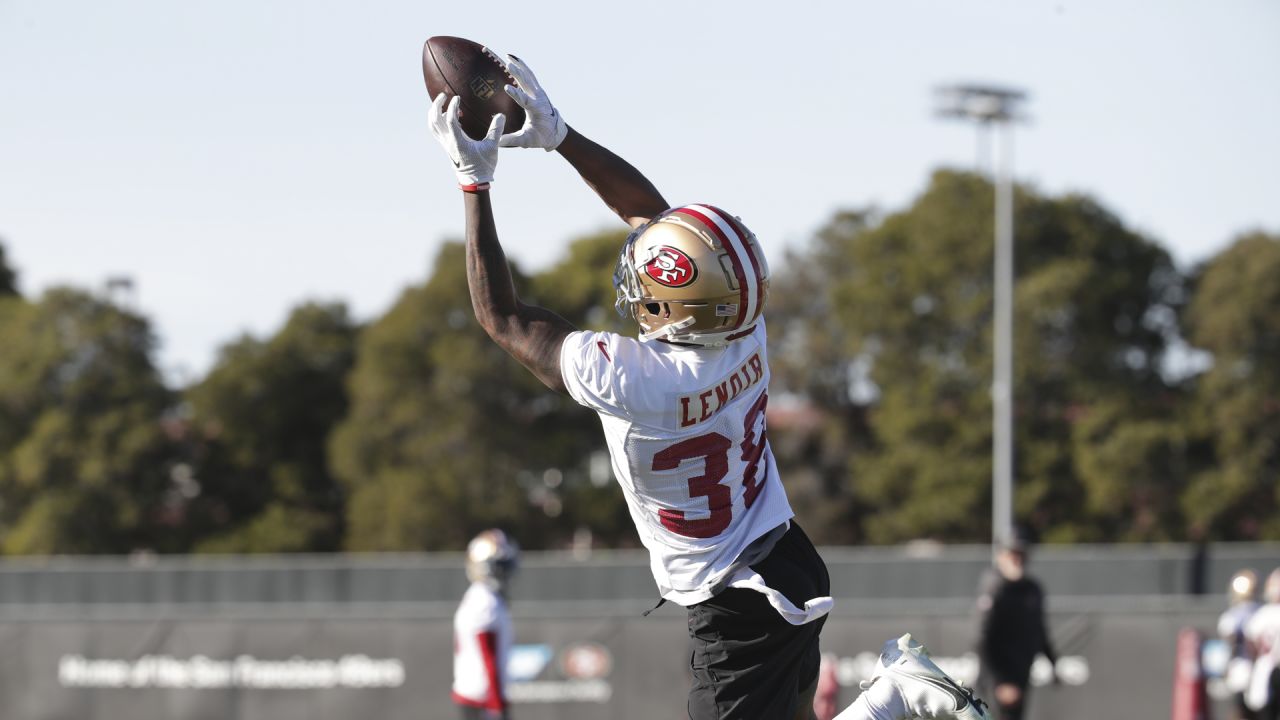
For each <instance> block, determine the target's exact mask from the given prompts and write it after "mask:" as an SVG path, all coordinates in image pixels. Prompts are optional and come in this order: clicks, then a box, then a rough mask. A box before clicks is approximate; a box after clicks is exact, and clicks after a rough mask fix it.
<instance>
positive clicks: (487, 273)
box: [464, 190, 576, 393]
mask: <svg viewBox="0 0 1280 720" xmlns="http://www.w3.org/2000/svg"><path fill="white" fill-rule="evenodd" d="M464 197H465V202H466V216H467V287H469V288H470V289H471V308H472V310H473V311H474V312H475V314H476V320H478V321H479V322H480V327H482V328H484V331H485V332H486V333H488V334H489V337H491V338H493V341H494V342H496V343H498V345H500V346H501V347H502V349H503V350H506V351H507V352H508V353H510V354H511V356H512V357H514V358H515V359H516V360H518V361H520V364H521V365H524V366H525V367H526V368H528V369H529V371H530V372H532V373H533V374H534V375H535V376H537V378H538V379H539V380H541V381H542V383H543V384H544V385H546V386H547V387H549V388H551V389H552V390H555V391H556V392H561V393H565V392H568V391H567V390H566V389H565V386H564V377H563V376H562V375H561V374H560V347H561V345H563V344H564V339H565V336H567V335H568V334H569V333H571V332H573V331H574V330H575V329H576V328H575V327H574V326H573V324H572V323H570V322H569V321H568V320H565V319H564V318H562V317H560V316H559V315H557V314H555V313H553V312H551V311H550V310H547V309H546V308H542V307H538V306H537V305H527V304H525V303H523V302H521V301H520V298H519V297H518V296H517V295H516V289H515V284H514V283H512V281H511V270H510V268H509V267H508V266H507V256H506V254H505V253H504V252H503V251H502V245H501V243H499V242H498V231H497V228H496V227H495V224H494V221H493V208H492V205H491V204H490V199H489V191H488V190H482V191H480V192H475V193H465V194H464Z"/></svg>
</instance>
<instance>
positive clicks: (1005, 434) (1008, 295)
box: [937, 85, 1027, 545]
mask: <svg viewBox="0 0 1280 720" xmlns="http://www.w3.org/2000/svg"><path fill="white" fill-rule="evenodd" d="M1026 97H1027V96H1026V93H1024V92H1022V91H1021V90H1015V89H1012V88H1005V87H993V86H990V85H947V86H943V87H940V88H938V89H937V98H938V115H939V116H941V117H945V118H960V119H963V120H969V121H976V122H977V123H978V126H979V133H980V136H979V142H981V134H982V133H983V132H984V131H985V130H988V129H995V130H997V131H998V137H997V138H996V142H995V143H993V144H994V145H995V146H996V148H997V151H996V152H997V153H998V154H999V156H1000V157H999V159H998V160H997V161H996V162H995V163H993V165H994V167H993V171H994V175H995V187H996V211H995V226H996V237H995V267H994V271H995V302H994V305H995V308H994V313H993V314H994V322H995V343H994V345H995V347H994V356H995V367H994V370H993V372H992V380H991V401H992V409H993V413H992V419H991V430H992V448H991V459H992V477H991V542H992V544H993V545H998V544H999V543H1001V542H1003V541H1005V540H1007V539H1009V538H1010V537H1011V535H1012V532H1013V178H1012V175H1013V124H1014V123H1015V122H1017V121H1018V120H1020V119H1021V115H1019V113H1018V108H1017V106H1018V105H1019V104H1020V103H1021V102H1023V101H1024V100H1026Z"/></svg>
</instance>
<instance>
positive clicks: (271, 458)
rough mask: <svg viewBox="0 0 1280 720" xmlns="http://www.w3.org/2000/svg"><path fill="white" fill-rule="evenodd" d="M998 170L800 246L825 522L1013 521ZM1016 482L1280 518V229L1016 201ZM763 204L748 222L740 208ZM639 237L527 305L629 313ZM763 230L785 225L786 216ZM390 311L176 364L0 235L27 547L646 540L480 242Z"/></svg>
mask: <svg viewBox="0 0 1280 720" xmlns="http://www.w3.org/2000/svg"><path fill="white" fill-rule="evenodd" d="M992 206H993V191H992V187H991V185H990V183H989V182H988V181H987V180H986V179H985V178H983V177H980V176H977V175H973V174H969V173H962V172H956V171H949V170H941V171H938V172H936V173H935V174H934V175H933V176H932V178H931V179H930V181H929V183H928V185H927V187H925V188H924V190H923V191H922V193H921V194H920V195H919V196H918V197H917V198H916V199H915V200H914V201H913V202H912V203H911V204H910V205H909V206H908V207H906V208H903V209H900V210H897V211H893V212H880V211H877V210H874V209H856V210H845V211H841V212H838V213H836V214H834V215H833V216H832V217H831V218H829V219H828V221H827V222H826V224H825V225H824V226H823V227H822V228H821V229H820V230H819V231H818V232H816V233H815V235H814V237H813V238H811V239H810V241H809V242H808V243H807V244H805V245H804V246H801V247H797V248H793V249H791V250H789V251H787V252H780V251H778V250H775V251H774V255H773V257H772V258H771V261H772V269H773V276H774V281H773V285H772V289H771V294H770V299H769V305H768V311H767V317H768V321H769V328H770V342H771V344H772V347H771V349H770V352H771V357H772V361H773V366H774V380H773V387H772V388H771V390H770V395H771V401H770V411H769V413H770V414H769V432H770V438H771V441H772V444H773V448H774V452H775V454H776V455H777V457H778V464H779V467H780V469H781V472H782V473H783V478H784V482H786V483H787V484H788V486H789V493H790V495H791V498H792V501H793V505H794V506H795V507H796V510H797V513H798V515H799V516H800V518H801V519H802V521H803V522H804V523H805V525H806V528H807V529H808V530H809V532H810V534H812V535H814V536H815V539H816V540H817V541H819V542H822V543H895V542H902V541H906V540H911V539H917V538H931V539H936V540H940V541H947V542H984V541H986V540H987V539H988V534H989V528H990V524H991V523H990V504H991V481H990V478H991V451H990V447H991V421H990V417H991V398H990V378H991V367H992V355H991V338H992V322H991V321H992V303H991V299H992V271H991V267H992V243H991V241H990V238H991V237H992V234H993V232H992V231H993V228H992V222H993V220H992ZM1015 212H1016V215H1017V232H1016V238H1015V255H1016V258H1017V259H1016V263H1017V279H1016V287H1015V319H1014V323H1015V350H1014V351H1015V389H1014V393H1015V395H1014V399H1015V414H1014V425H1015V435H1016V440H1015V448H1016V454H1015V492H1014V508H1015V514H1016V516H1017V519H1018V520H1019V522H1021V523H1024V524H1026V525H1029V526H1031V527H1032V528H1034V529H1035V530H1036V531H1037V532H1038V533H1039V534H1040V535H1041V536H1042V537H1043V538H1044V539H1045V540H1047V541H1052V542H1130V541H1133V542H1142V541H1165V540H1173V541H1177V540H1187V539H1212V540H1258V539H1270V540H1276V539H1280V235H1276V234H1268V233H1265V232H1261V231H1252V232H1246V233H1243V234H1241V235H1239V236H1238V237H1237V238H1235V239H1234V240H1233V241H1232V242H1231V243H1229V245H1228V246H1227V247H1226V248H1225V249H1224V250H1222V251H1221V252H1219V253H1218V254H1217V255H1216V256H1214V257H1212V258H1210V259H1209V260H1207V261H1205V262H1203V263H1201V264H1199V265H1198V266H1196V267H1194V268H1190V269H1185V270H1184V269H1180V268H1178V267H1177V266H1176V265H1175V263H1174V262H1173V260H1172V259H1171V257H1170V256H1169V254H1168V253H1167V252H1166V251H1165V250H1164V249H1162V248H1161V246H1160V245H1158V244H1157V243H1156V242H1155V241H1154V240H1152V239H1151V238H1148V237H1145V236H1143V235H1142V234H1141V233H1139V232H1136V231H1135V230H1133V229H1132V228H1128V227H1126V226H1125V225H1124V223H1123V222H1122V221H1121V220H1120V219H1119V218H1118V217H1116V215H1115V214H1114V213H1112V212H1110V211H1109V210H1108V209H1107V208H1106V207H1105V206H1104V205H1103V204H1102V203H1100V202H1099V201H1098V200H1096V199H1094V198H1091V197H1088V196H1085V195H1079V194H1067V195H1062V196H1056V197H1055V196H1049V195H1047V194H1044V193H1042V192H1039V191H1038V190H1036V189H1035V188H1032V187H1027V186H1020V187H1018V188H1017V191H1016V193H1015ZM744 220H745V221H746V222H747V223H748V225H749V224H750V217H749V216H747V217H744ZM624 237H625V232H624V231H618V232H602V233H598V234H594V235H589V236H586V237H580V238H577V239H575V240H573V241H572V242H570V243H569V244H568V245H567V247H566V251H565V254H564V256H563V258H562V259H561V260H560V261H559V262H558V263H557V264H555V265H554V266H552V267H550V268H547V269H546V270H543V271H541V272H537V273H531V274H530V273H524V272H522V271H521V270H520V268H518V267H513V274H514V275H515V277H516V282H517V284H518V286H519V288H520V291H521V293H522V295H523V296H525V297H526V298H528V299H529V300H531V301H532V302H536V303H539V304H543V305H546V306H548V307H551V308H553V309H555V310H556V311H557V312H559V313H560V314H562V315H563V316H565V317H566V318H567V319H569V320H570V321H571V322H574V323H575V324H578V325H579V326H582V327H592V328H599V329H611V330H615V331H618V332H623V333H628V334H630V333H633V332H634V328H633V327H631V326H630V325H629V323H627V322H624V321H622V320H621V319H620V318H618V317H617V316H616V315H615V314H614V312H613V309H612V304H613V289H612V286H611V273H612V267H613V264H614V262H615V260H616V257H617V251H618V248H619V247H620V245H621V242H622V240H623V238H624ZM763 241H764V243H765V248H766V250H768V249H769V241H768V238H763ZM431 268H432V269H431V272H430V275H429V277H427V278H425V280H424V281H423V282H422V283H421V284H418V285H414V286H412V287H409V288H407V289H405V290H404V291H403V293H402V294H401V295H400V297H399V298H398V299H397V301H396V302H395V303H394V304H393V306H392V307H391V308H390V309H388V310H387V312H386V313H384V314H383V315H381V316H380V317H377V318H375V319H373V320H371V321H369V322H367V323H360V322H357V321H356V320H354V319H353V318H352V317H351V315H350V313H349V312H348V310H347V308H346V306H345V305H344V304H343V303H341V302H307V303H304V304H301V305H299V306H298V307H296V308H294V309H293V311H292V312H291V314H290V315H289V317H288V320H287V321H286V322H285V324H284V326H283V327H282V328H281V329H280V330H279V331H278V332H276V333H275V334H274V335H272V336H270V337H265V338H259V337H252V336H247V335H246V336H243V337H240V338H237V339H234V340H232V341H230V342H228V343H227V344H225V345H224V346H223V347H222V348H221V350H220V352H219V354H218V357H217V360H216V362H215V364H214V365H213V367H212V369H211V370H210V371H209V372H208V373H207V374H206V375H205V377H203V378H201V379H199V380H198V381H195V382H193V383H191V384H190V385H188V386H185V387H170V386H169V385H168V384H166V382H165V380H164V377H163V374H162V373H161V372H160V371H159V369H158V368H157V365H156V362H155V346H156V338H155V334H154V331H153V329H152V326H151V323H150V322H149V320H148V319H147V318H146V317H144V316H142V315H141V314H139V313H138V312H137V311H135V310H133V309H131V308H129V307H125V306H123V305H121V304H120V303H117V302H115V301H113V300H112V299H111V298H110V297H108V296H104V295H102V294H101V293H94V292H91V291H87V290H84V289H77V288H71V287H62V288H55V289H51V290H48V291H46V292H44V293H43V294H42V295H40V296H39V297H30V298H29V297H23V296H22V295H21V294H20V293H19V292H18V287H17V276H16V271H15V270H14V268H13V265H12V264H11V263H10V261H9V260H7V259H6V256H5V255H4V250H3V247H2V246H0V552H3V553H5V554H54V553H88V554H93V553H125V552H133V551H139V550H147V551H154V552H164V553H256V552H331V551H403V550H446V549H448V550H456V549H459V548H461V547H462V546H463V545H464V543H465V542H466V540H467V539H468V538H469V537H471V535H473V534H474V533H475V532H476V531H478V530H479V529H482V528H484V527H490V526H501V527H504V528H506V529H508V530H509V531H511V532H512V533H514V534H515V536H516V537H518V538H519V539H520V541H521V543H522V544H523V545H524V546H525V547H530V548H555V547H565V546H567V545H570V544H573V543H581V542H583V539H584V538H587V537H589V538H591V542H592V543H593V544H594V545H595V546H597V547H599V546H607V547H624V546H633V545H636V544H638V539H637V538H636V536H635V531H634V529H633V528H632V526H631V523H630V520H629V516H628V512H627V509H626V506H625V503H624V501H623V499H622V497H621V493H620V492H619V491H618V489H617V488H616V487H614V485H613V481H612V477H611V475H610V470H609V468H608V462H607V457H606V455H605V453H604V448H603V439H602V436H601V433H600V431H599V427H598V421H597V419H596V417H595V416H594V414H593V413H590V412H589V411H586V410H584V409H582V408H579V407H578V406H577V405H576V404H574V403H573V402H572V401H571V400H569V399H567V398H563V397H560V396H558V395H554V394H552V393H550V392H548V391H546V390H545V389H544V388H543V387H542V386H541V384H540V383H538V382H537V381H536V380H534V379H533V377H532V376H531V375H530V374H529V373H527V372H526V371H525V370H524V369H523V368H521V367H520V366H519V365H518V364H516V363H515V362H514V361H513V360H511V359H510V358H509V357H508V356H507V355H506V354H505V353H503V352H502V351H501V350H500V349H498V348H497V347H496V346H495V345H494V344H493V343H491V342H490V341H489V340H488V338H487V337H486V336H485V335H484V333H483V331H481V330H480V328H479V327H478V326H477V324H476V323H475V321H474V319H473V317H472V314H471V308H470V300H469V296H468V293H467V288H466V277H465V271H464V264H463V249H462V246H461V245H460V244H459V243H456V242H450V243H446V244H444V245H443V246H442V248H441V249H440V251H439V253H438V255H437V256H436V257H435V259H434V261H433V263H432V265H431Z"/></svg>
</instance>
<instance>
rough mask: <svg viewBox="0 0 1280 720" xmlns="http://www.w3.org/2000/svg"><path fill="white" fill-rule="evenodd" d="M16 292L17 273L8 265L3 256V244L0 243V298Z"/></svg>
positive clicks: (10, 295)
mask: <svg viewBox="0 0 1280 720" xmlns="http://www.w3.org/2000/svg"><path fill="white" fill-rule="evenodd" d="M17 294H18V273H17V272H16V271H14V269H13V268H11V267H9V262H8V260H7V259H6V258H5V254H4V244H3V243H0V298H5V297H12V296H14V295H17Z"/></svg>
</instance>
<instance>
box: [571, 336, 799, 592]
mask: <svg viewBox="0 0 1280 720" xmlns="http://www.w3.org/2000/svg"><path fill="white" fill-rule="evenodd" d="M765 337H766V335H765V326H764V322H763V321H760V322H759V323H757V325H756V328H755V330H754V331H753V332H752V333H751V334H750V335H748V336H747V337H744V338H741V339H738V340H735V341H733V342H731V343H729V344H728V345H727V346H724V347H683V346H678V345H672V344H670V343H664V342H656V341H654V342H645V341H641V340H638V339H635V338H630V337H624V336H622V335H618V334H615V333H600V332H574V333H571V334H570V335H569V336H568V337H567V338H565V341H564V345H563V347H562V348H561V351H560V366H561V374H562V375H563V376H564V382H565V386H566V387H567V388H568V390H569V394H570V395H571V396H572V397H573V399H574V400H576V401H578V402H579V403H581V404H582V405H585V406H586V407H589V408H591V409H593V410H595V411H596V412H597V413H598V414H599V416H600V422H601V424H602V425H603V427H604V434H605V440H606V442H607V443H608V447H609V455H610V458H611V460H612V463H613V472H614V476H615V477H616V478H617V479H618V483H619V484H620V485H621V486H622V492H623V495H624V496H625V497H626V500H627V505H628V507H629V509H630V511H631V518H632V520H633V521H634V522H635V525H636V530H637V531H638V532H639V534H640V540H641V542H643V543H644V546H645V547H646V548H648V550H649V565H650V568H651V569H652V571H653V577H654V580H656V581H657V584H658V591H659V594H660V595H661V596H662V597H664V598H666V599H667V600H670V601H671V602H675V603H678V604H680V605H685V606H688V605H693V604H694V603H698V602H702V601H703V600H706V599H708V598H710V597H711V595H712V593H713V590H714V589H715V588H716V586H717V585H720V584H723V583H724V582H725V581H726V580H727V579H728V578H727V577H726V575H727V573H729V571H731V570H733V567H732V563H733V561H734V560H735V559H737V557H738V555H739V554H740V553H742V551H743V549H744V548H746V547H747V546H748V545H750V544H751V542H752V541H753V540H755V539H756V538H758V537H760V536H762V535H764V534H765V533H767V532H768V531H769V530H771V529H773V528H774V527H777V526H778V525H780V524H782V523H784V522H786V521H787V520H789V519H790V518H791V516H792V512H791V505H790V504H789V503H788V502H787V496H786V492H785V490H784V489H783V486H782V481H781V480H780V478H779V477H778V468H777V465H776V464H775V463H774V459H773V452H772V451H771V450H770V448H769V439H768V437H767V435H766V433H765V406H766V404H767V403H768V398H769V394H768V388H769V360H768V355H767V354H766V350H765Z"/></svg>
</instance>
